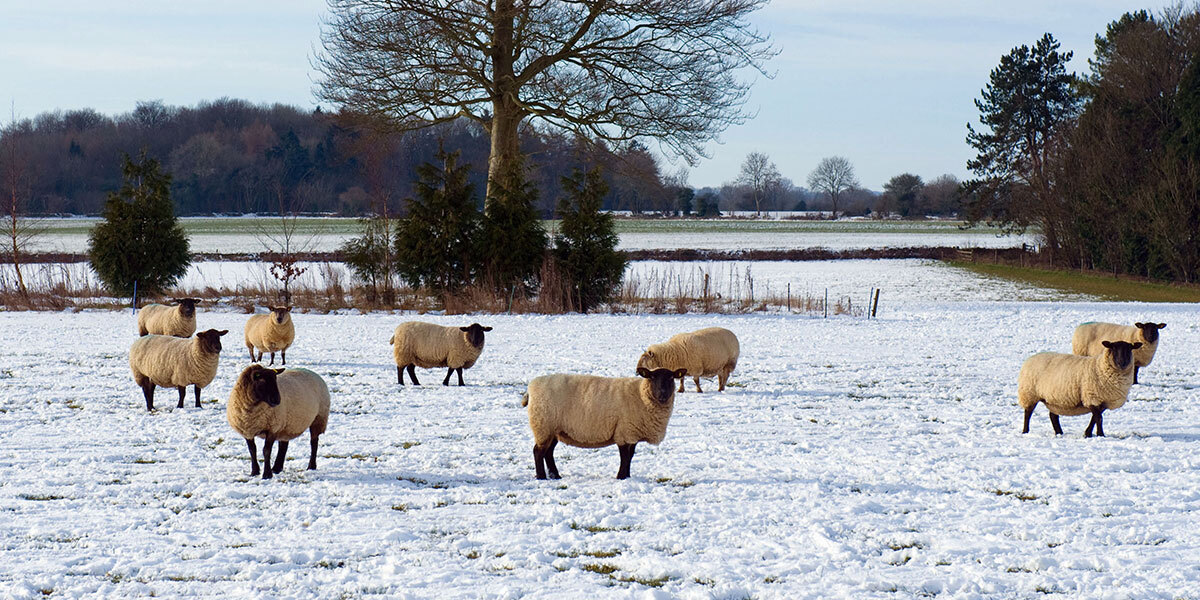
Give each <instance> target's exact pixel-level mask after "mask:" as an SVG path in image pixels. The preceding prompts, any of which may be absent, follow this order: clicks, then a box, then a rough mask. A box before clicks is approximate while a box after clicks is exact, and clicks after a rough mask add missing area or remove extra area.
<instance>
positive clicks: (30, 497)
mask: <svg viewBox="0 0 1200 600" xmlns="http://www.w3.org/2000/svg"><path fill="white" fill-rule="evenodd" d="M19 497H20V498H21V499H23V500H33V501H35V502H46V501H47V500H65V499H66V498H67V497H66V496H59V495H58V494H21V495H20V496H19Z"/></svg>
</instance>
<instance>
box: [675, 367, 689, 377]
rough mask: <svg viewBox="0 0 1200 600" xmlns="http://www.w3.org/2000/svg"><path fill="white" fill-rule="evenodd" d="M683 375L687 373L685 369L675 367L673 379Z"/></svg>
mask: <svg viewBox="0 0 1200 600" xmlns="http://www.w3.org/2000/svg"><path fill="white" fill-rule="evenodd" d="M684 375H687V369H676V370H675V379H679V378H680V377H683V376H684Z"/></svg>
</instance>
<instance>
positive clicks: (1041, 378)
mask: <svg viewBox="0 0 1200 600" xmlns="http://www.w3.org/2000/svg"><path fill="white" fill-rule="evenodd" d="M1101 345H1102V346H1103V347H1104V349H1105V350H1104V352H1103V353H1102V354H1097V355H1095V356H1077V355H1074V354H1059V353H1057V352H1043V353H1041V354H1034V355H1033V356H1031V357H1029V358H1027V359H1026V360H1025V363H1024V364H1023V365H1021V373H1020V374H1019V375H1018V376H1017V400H1018V403H1019V404H1020V405H1021V408H1023V409H1025V426H1024V427H1023V428H1022V429H1021V433H1029V417H1030V416H1031V415H1032V414H1033V409H1034V408H1036V407H1037V403H1038V402H1044V403H1046V408H1047V409H1048V410H1049V411H1050V424H1051V425H1053V426H1054V433H1055V435H1062V432H1063V431H1062V427H1061V426H1059V423H1058V416H1059V415H1067V416H1075V415H1082V414H1086V413H1089V412H1090V413H1092V421H1091V422H1090V423H1088V426H1087V430H1086V431H1085V432H1084V434H1083V437H1092V428H1093V427H1095V429H1096V435H1098V436H1100V437H1104V416H1103V414H1104V411H1105V410H1107V409H1116V408H1120V407H1121V406H1123V405H1124V404H1125V400H1126V398H1127V397H1128V396H1129V388H1130V386H1132V385H1133V353H1134V351H1136V350H1137V349H1138V348H1141V347H1142V343H1141V342H1134V343H1132V344H1130V343H1129V342H1125V341H1115V342H1114V341H1108V340H1102V341H1101Z"/></svg>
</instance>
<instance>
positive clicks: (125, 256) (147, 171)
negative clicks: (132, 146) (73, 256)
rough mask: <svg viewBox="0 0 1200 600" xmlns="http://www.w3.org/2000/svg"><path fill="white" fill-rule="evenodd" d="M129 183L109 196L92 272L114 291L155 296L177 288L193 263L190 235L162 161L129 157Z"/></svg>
mask: <svg viewBox="0 0 1200 600" xmlns="http://www.w3.org/2000/svg"><path fill="white" fill-rule="evenodd" d="M121 172H122V174H123V175H124V179H125V182H124V184H123V185H122V186H121V189H120V190H118V191H116V192H112V193H110V194H109V195H108V200H107V201H106V202H105V204H104V213H103V216H104V221H103V222H102V223H100V224H98V225H96V226H95V227H94V228H93V229H92V232H91V234H89V236H88V238H89V240H88V258H89V260H90V261H91V264H92V269H93V270H94V271H96V274H97V275H98V276H99V277H100V280H101V281H103V282H104V285H106V286H108V288H109V289H110V290H112V291H113V292H114V293H117V294H121V295H124V296H129V295H132V294H133V291H134V285H135V284H136V286H137V289H138V292H139V293H146V294H153V293H158V292H161V291H163V290H164V289H166V288H168V287H170V286H172V285H174V284H175V282H176V281H178V280H179V278H181V277H183V275H184V274H185V273H187V268H188V265H189V264H191V256H190V255H189V254H188V240H187V235H186V234H184V231H183V227H182V226H180V224H179V220H178V219H177V218H176V217H175V207H174V205H173V204H172V202H171V195H170V188H171V176H170V175H168V174H166V173H163V172H162V171H161V169H160V166H159V163H158V161H157V160H155V159H152V158H146V154H145V152H143V153H142V155H141V160H140V161H138V162H134V161H133V159H131V158H130V157H129V155H125V156H124V163H123V164H122V166H121Z"/></svg>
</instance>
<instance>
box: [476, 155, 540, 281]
mask: <svg viewBox="0 0 1200 600" xmlns="http://www.w3.org/2000/svg"><path fill="white" fill-rule="evenodd" d="M491 189H492V194H491V201H489V202H487V203H486V205H485V208H484V213H483V232H482V234H481V235H480V244H481V245H480V255H481V256H483V261H484V272H483V275H484V277H485V278H486V279H487V280H488V281H490V282H491V283H492V284H493V285H494V286H495V287H496V289H498V290H500V291H503V292H505V293H507V294H508V295H509V296H510V297H511V296H512V294H513V293H514V292H517V291H521V292H530V291H533V290H534V289H536V288H537V286H538V271H539V269H540V267H541V265H542V262H543V260H545V254H546V244H547V240H546V230H545V229H543V228H542V222H541V218H540V216H539V214H538V211H537V209H536V208H535V207H536V206H537V201H538V191H537V188H535V187H533V185H532V184H531V183H530V182H529V181H528V179H527V178H526V177H525V167H524V163H523V162H522V161H517V162H515V163H513V164H512V165H511V167H510V168H509V170H507V171H503V172H501V173H500V179H499V180H498V181H494V182H492V188H491Z"/></svg>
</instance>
